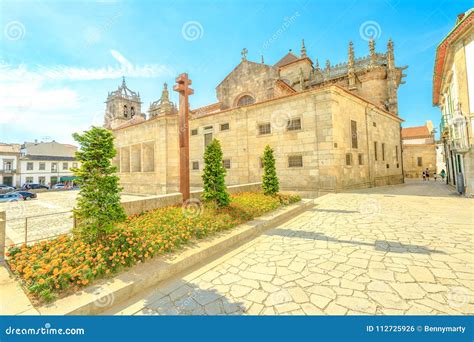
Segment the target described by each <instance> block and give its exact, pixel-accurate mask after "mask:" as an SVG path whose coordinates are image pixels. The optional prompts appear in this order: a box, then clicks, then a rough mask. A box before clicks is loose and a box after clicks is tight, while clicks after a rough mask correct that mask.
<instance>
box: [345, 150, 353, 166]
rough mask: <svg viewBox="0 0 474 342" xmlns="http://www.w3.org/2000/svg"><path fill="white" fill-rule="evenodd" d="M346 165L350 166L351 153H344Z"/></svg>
mask: <svg viewBox="0 0 474 342" xmlns="http://www.w3.org/2000/svg"><path fill="white" fill-rule="evenodd" d="M346 165H347V166H350V165H352V153H346Z"/></svg>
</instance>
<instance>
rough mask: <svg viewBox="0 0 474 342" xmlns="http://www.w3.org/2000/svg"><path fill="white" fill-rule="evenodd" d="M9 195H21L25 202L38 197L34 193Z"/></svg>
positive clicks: (18, 192) (17, 192)
mask: <svg viewBox="0 0 474 342" xmlns="http://www.w3.org/2000/svg"><path fill="white" fill-rule="evenodd" d="M9 194H20V195H21V196H23V200H25V201H27V200H29V199H33V198H36V197H38V195H36V194H35V193H34V192H29V191H14V192H9Z"/></svg>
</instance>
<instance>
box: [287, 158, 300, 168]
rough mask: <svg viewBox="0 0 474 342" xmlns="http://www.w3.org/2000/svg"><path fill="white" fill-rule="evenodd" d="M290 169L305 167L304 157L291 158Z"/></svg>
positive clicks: (289, 159)
mask: <svg viewBox="0 0 474 342" xmlns="http://www.w3.org/2000/svg"><path fill="white" fill-rule="evenodd" d="M288 167H303V156H289V157H288Z"/></svg>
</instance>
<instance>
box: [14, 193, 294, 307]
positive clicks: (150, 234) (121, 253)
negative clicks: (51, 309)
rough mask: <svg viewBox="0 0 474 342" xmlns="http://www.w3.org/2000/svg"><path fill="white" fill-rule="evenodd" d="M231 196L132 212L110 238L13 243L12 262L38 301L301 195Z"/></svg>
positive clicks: (239, 221) (171, 249) (72, 290)
mask: <svg viewBox="0 0 474 342" xmlns="http://www.w3.org/2000/svg"><path fill="white" fill-rule="evenodd" d="M231 200H232V202H231V205H230V206H229V207H226V208H223V209H218V208H216V207H214V206H213V205H212V204H205V205H204V206H203V207H196V208H194V209H195V210H188V209H186V208H184V209H183V208H182V207H181V206H172V207H166V208H160V209H156V210H152V211H149V212H146V213H142V214H140V215H134V216H130V217H129V218H127V220H126V221H125V222H124V223H121V224H119V225H117V227H116V231H115V232H113V233H112V234H110V235H109V236H108V237H107V238H106V239H104V240H102V241H97V242H93V243H85V242H84V241H81V240H79V239H75V238H73V237H72V236H66V235H64V236H61V237H58V238H56V239H54V240H49V241H42V242H39V243H36V244H34V245H32V246H26V245H23V246H22V247H11V248H10V249H9V252H8V256H9V259H8V264H9V266H10V268H11V270H12V271H13V273H14V274H16V275H17V276H18V277H19V278H20V279H21V280H22V282H23V284H24V286H25V288H26V289H27V292H28V293H29V294H30V295H31V296H32V297H33V298H34V299H37V300H39V301H51V300H53V299H54V298H56V297H58V296H62V295H65V294H67V293H71V292H74V291H77V290H78V289H80V288H81V287H83V286H86V285H88V284H90V283H91V282H93V281H94V280H95V279H98V278H103V277H107V276H109V275H111V274H116V273H118V272H120V271H122V270H123V269H125V268H127V267H130V266H132V265H134V264H136V263H139V262H143V261H145V260H146V259H150V258H152V257H154V256H156V255H159V254H163V253H167V252H171V251H173V250H176V249H178V248H180V247H182V246H183V245H185V244H187V243H189V241H190V240H193V239H200V238H203V237H206V236H209V235H212V234H215V233H216V232H219V231H223V230H226V229H229V228H232V227H235V226H237V225H239V224H241V223H244V222H247V221H250V220H252V219H253V218H255V217H257V216H261V215H263V214H265V213H268V212H270V211H273V210H275V209H277V208H278V207H280V206H282V205H287V204H290V203H294V202H297V201H299V200H300V198H299V197H298V196H281V195H280V196H276V197H271V196H265V195H263V194H262V193H242V194H236V195H233V196H231Z"/></svg>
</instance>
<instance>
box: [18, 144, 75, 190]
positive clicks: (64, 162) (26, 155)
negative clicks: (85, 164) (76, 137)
mask: <svg viewBox="0 0 474 342" xmlns="http://www.w3.org/2000/svg"><path fill="white" fill-rule="evenodd" d="M76 150H77V147H76V146H73V145H68V144H60V143H58V142H56V141H54V140H53V141H52V142H33V143H31V142H26V143H24V144H23V145H22V146H21V157H20V172H19V174H20V184H21V185H23V184H25V183H39V184H44V185H48V186H52V185H54V184H56V183H59V182H63V181H66V180H71V179H72V177H73V173H72V171H71V168H73V167H77V166H78V163H77V162H76V159H75V153H76Z"/></svg>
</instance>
